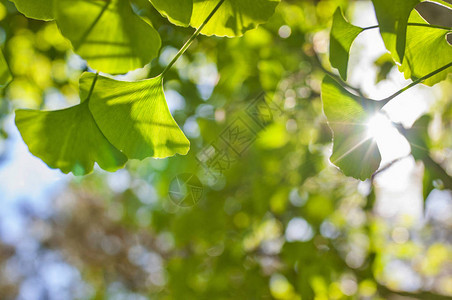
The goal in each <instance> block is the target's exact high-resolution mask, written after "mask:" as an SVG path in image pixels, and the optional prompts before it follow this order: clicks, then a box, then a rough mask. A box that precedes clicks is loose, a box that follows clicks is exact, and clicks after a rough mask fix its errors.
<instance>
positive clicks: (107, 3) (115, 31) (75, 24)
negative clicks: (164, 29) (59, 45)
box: [56, 0, 161, 74]
mask: <svg viewBox="0 0 452 300" xmlns="http://www.w3.org/2000/svg"><path fill="white" fill-rule="evenodd" d="M56 20H57V24H58V26H59V28H60V30H61V32H62V33H63V35H64V36H65V37H67V38H68V39H69V40H70V41H71V43H72V46H73V47H74V50H75V52H76V53H77V54H79V55H80V56H81V57H82V58H84V59H86V60H87V61H88V64H89V65H90V66H91V67H92V68H93V69H96V70H98V71H101V72H105V73H110V74H121V73H126V72H128V71H130V70H133V69H137V68H140V67H143V66H144V65H145V64H147V63H149V62H150V61H151V60H152V59H153V58H154V57H156V56H157V54H158V50H159V49H160V45H161V41H160V37H159V35H158V33H157V31H156V30H155V29H154V28H153V27H152V26H151V25H150V24H148V23H147V22H145V21H144V20H143V19H141V18H140V17H139V16H137V15H136V14H135V13H134V12H133V11H132V8H131V6H130V4H129V1H127V0H58V1H57V2H56Z"/></svg>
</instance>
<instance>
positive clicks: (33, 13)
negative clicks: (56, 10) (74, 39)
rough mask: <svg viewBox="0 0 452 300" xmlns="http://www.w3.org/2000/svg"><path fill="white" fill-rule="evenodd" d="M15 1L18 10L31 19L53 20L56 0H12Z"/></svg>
mask: <svg viewBox="0 0 452 300" xmlns="http://www.w3.org/2000/svg"><path fill="white" fill-rule="evenodd" d="M10 1H12V2H14V4H15V5H16V8H17V10H18V11H20V12H21V13H23V14H24V15H25V16H26V17H28V18H31V19H38V20H45V21H50V20H53V19H54V17H53V1H54V0H10Z"/></svg>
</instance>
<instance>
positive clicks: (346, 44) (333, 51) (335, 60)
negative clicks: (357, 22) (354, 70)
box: [330, 7, 363, 80]
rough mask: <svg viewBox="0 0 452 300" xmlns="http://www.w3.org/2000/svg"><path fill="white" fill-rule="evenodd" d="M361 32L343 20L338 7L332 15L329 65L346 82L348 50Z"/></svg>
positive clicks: (360, 29)
mask: <svg viewBox="0 0 452 300" xmlns="http://www.w3.org/2000/svg"><path fill="white" fill-rule="evenodd" d="M362 31H363V29H362V28H361V27H357V26H354V25H352V24H350V23H349V22H347V20H345V18H344V15H343V14H342V11H341V9H340V8H339V7H338V8H337V9H336V11H335V12H334V15H333V25H332V27H331V33H330V63H331V65H332V66H333V67H335V68H336V69H338V70H339V74H340V75H341V77H342V78H343V79H344V80H347V66H348V58H349V55H350V48H351V46H352V43H353V41H354V40H355V39H356V37H357V36H358V35H359V34H360V33H361V32H362Z"/></svg>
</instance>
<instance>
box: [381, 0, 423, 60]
mask: <svg viewBox="0 0 452 300" xmlns="http://www.w3.org/2000/svg"><path fill="white" fill-rule="evenodd" d="M372 2H373V4H374V8H375V13H376V15H377V19H378V23H379V25H380V34H381V37H382V38H383V41H384V43H385V45H386V48H387V49H388V50H389V52H391V55H392V57H393V58H394V60H395V61H397V62H402V61H403V56H404V53H405V45H406V30H407V23H408V18H409V16H410V13H411V11H412V10H413V8H414V7H415V6H416V5H417V4H418V3H419V2H420V1H419V0H372Z"/></svg>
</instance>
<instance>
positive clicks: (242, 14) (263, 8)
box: [190, 0, 280, 37]
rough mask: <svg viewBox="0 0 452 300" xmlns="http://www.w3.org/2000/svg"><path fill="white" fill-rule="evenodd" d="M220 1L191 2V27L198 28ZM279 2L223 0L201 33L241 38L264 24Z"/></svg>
mask: <svg viewBox="0 0 452 300" xmlns="http://www.w3.org/2000/svg"><path fill="white" fill-rule="evenodd" d="M219 2H220V0H210V1H206V0H193V13H192V17H191V21H190V25H191V26H192V27H195V28H198V27H199V26H201V24H202V23H203V22H204V20H206V18H207V17H208V16H209V15H210V13H211V12H212V11H213V10H214V8H215V6H216V5H217V4H218V3H219ZM279 2H280V0H225V1H224V3H223V4H222V5H221V7H220V8H219V9H218V11H217V12H216V13H215V15H214V16H213V17H212V19H211V20H210V21H209V22H208V23H207V25H206V26H205V27H204V29H203V30H202V31H201V33H202V34H205V35H217V36H228V37H234V36H241V35H243V34H244V33H245V32H246V31H248V30H250V29H253V28H256V27H257V26H258V25H259V24H262V23H265V22H266V21H267V20H268V19H269V18H270V17H271V16H272V15H273V13H274V12H275V8H276V6H277V5H278V4H279Z"/></svg>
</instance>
